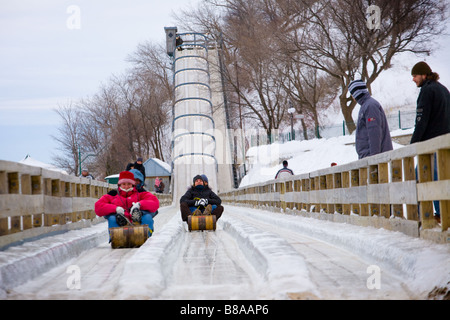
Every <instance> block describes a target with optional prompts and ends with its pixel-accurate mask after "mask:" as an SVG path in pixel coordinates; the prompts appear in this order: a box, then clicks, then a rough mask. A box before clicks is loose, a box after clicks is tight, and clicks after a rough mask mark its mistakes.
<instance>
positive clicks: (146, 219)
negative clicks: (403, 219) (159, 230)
mask: <svg viewBox="0 0 450 320" xmlns="http://www.w3.org/2000/svg"><path fill="white" fill-rule="evenodd" d="M155 215H156V214H155V213H154V212H149V211H142V219H141V224H146V225H148V237H149V238H150V237H151V236H152V234H153V231H154V227H153V224H154V221H153V217H154V216H155ZM105 219H106V220H108V229H110V228H118V227H119V225H118V224H117V221H116V214H115V213H114V214H110V215H109V216H106V217H105Z"/></svg>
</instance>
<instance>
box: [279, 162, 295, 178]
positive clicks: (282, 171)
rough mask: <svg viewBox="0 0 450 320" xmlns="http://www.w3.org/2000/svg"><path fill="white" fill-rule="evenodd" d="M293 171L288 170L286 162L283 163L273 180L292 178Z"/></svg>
mask: <svg viewBox="0 0 450 320" xmlns="http://www.w3.org/2000/svg"><path fill="white" fill-rule="evenodd" d="M293 175H294V171H292V170H291V169H289V168H288V162H287V161H286V160H284V161H283V168H281V169H280V170H278V172H277V174H276V175H275V179H279V178H284V177H289V176H293Z"/></svg>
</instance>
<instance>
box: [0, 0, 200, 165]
mask: <svg viewBox="0 0 450 320" xmlns="http://www.w3.org/2000/svg"><path fill="white" fill-rule="evenodd" d="M195 3H197V1H196V0H191V1H187V0H171V1H160V0H130V1H123V0H91V1H87V0H71V1H64V0H39V1H37V0H17V1H9V0H8V1H7V0H0V130H1V132H3V135H2V138H1V139H0V160H10V161H20V160H22V159H23V158H24V157H25V156H26V155H27V154H30V155H31V156H32V157H33V158H35V159H37V160H40V161H43V162H46V163H51V162H52V157H53V155H54V154H57V153H58V150H57V145H56V144H55V142H54V140H53V139H52V138H51V137H50V135H51V134H56V133H57V127H58V126H60V118H59V116H58V115H57V114H56V112H54V111H53V109H54V108H56V107H57V105H58V104H64V103H66V102H68V101H70V100H72V101H77V100H78V99H81V98H85V97H87V96H90V95H93V94H95V93H96V92H97V91H98V89H99V87H100V85H101V83H102V82H107V81H108V79H109V78H110V77H111V76H112V75H113V74H120V73H122V72H124V71H125V70H126V68H127V67H129V64H128V63H127V62H126V61H125V59H126V58H127V56H128V55H130V54H132V53H133V52H134V51H135V49H136V47H137V45H138V44H139V43H143V42H145V41H152V42H155V43H159V42H162V43H164V41H165V32H164V27H167V26H173V25H175V22H174V18H173V17H172V12H173V11H176V10H177V9H179V8H186V7H189V6H191V5H192V4H195Z"/></svg>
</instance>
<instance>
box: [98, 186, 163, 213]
mask: <svg viewBox="0 0 450 320" xmlns="http://www.w3.org/2000/svg"><path fill="white" fill-rule="evenodd" d="M133 202H140V204H141V211H149V212H156V210H158V208H159V200H158V198H157V197H156V196H154V195H153V194H151V193H150V192H147V191H145V192H138V191H137V190H136V188H134V189H133V191H130V192H125V191H123V190H121V189H119V190H114V191H111V192H109V193H108V194H105V195H104V196H103V197H101V198H100V199H99V200H98V201H97V202H96V203H95V213H96V214H97V215H98V216H99V217H104V216H108V215H110V214H115V213H116V208H117V207H122V208H124V209H125V216H126V217H128V218H131V215H130V209H131V207H132V206H133Z"/></svg>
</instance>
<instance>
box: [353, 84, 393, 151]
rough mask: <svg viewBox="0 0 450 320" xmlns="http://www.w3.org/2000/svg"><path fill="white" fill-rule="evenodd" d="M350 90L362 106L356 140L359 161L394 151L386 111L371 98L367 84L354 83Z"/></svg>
mask: <svg viewBox="0 0 450 320" xmlns="http://www.w3.org/2000/svg"><path fill="white" fill-rule="evenodd" d="M348 90H349V91H350V94H351V95H352V97H353V98H354V99H355V100H356V101H357V102H358V103H359V104H360V105H361V109H360V110H359V115H358V122H357V125H356V138H355V144H356V152H357V153H358V157H359V159H362V158H365V157H369V156H373V155H376V154H378V153H382V152H386V151H390V150H393V147H392V140H391V133H390V132H389V125H388V123H387V119H386V115H385V113H384V110H383V108H382V107H381V105H380V103H379V102H378V101H377V100H375V99H374V98H372V97H371V95H370V93H369V90H367V86H366V83H365V82H364V81H362V80H355V81H352V82H351V83H350V85H349V87H348Z"/></svg>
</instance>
